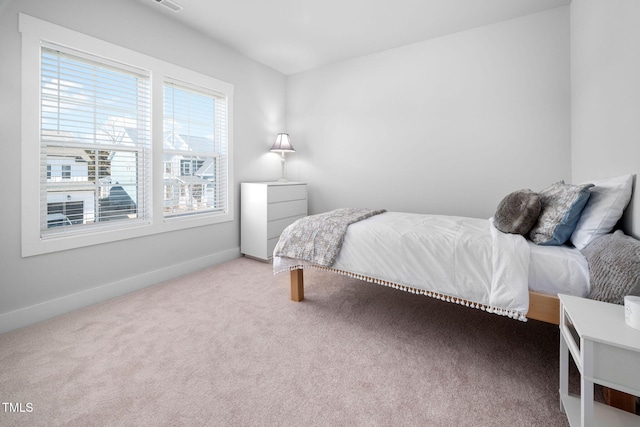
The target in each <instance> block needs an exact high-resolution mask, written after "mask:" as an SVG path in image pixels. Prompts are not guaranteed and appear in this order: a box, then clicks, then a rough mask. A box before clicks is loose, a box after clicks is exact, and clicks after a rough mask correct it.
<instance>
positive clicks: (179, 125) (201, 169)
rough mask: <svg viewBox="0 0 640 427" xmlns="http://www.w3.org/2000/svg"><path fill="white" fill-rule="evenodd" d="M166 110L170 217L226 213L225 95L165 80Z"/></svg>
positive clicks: (166, 190) (166, 198) (166, 210)
mask: <svg viewBox="0 0 640 427" xmlns="http://www.w3.org/2000/svg"><path fill="white" fill-rule="evenodd" d="M163 114H164V123H163V147H164V151H163V160H164V208H163V211H164V216H165V218H170V217H178V216H185V215H194V214H205V213H212V212H216V213H218V212H226V211H227V209H228V177H227V176H228V135H227V127H228V124H227V98H226V95H225V94H222V93H218V92H215V91H212V90H207V89H203V88H199V87H195V86H192V85H189V84H186V83H183V82H177V81H172V80H166V81H165V82H164V86H163Z"/></svg>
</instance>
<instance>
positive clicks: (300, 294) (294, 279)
mask: <svg viewBox="0 0 640 427" xmlns="http://www.w3.org/2000/svg"><path fill="white" fill-rule="evenodd" d="M303 271H304V270H302V269H297V270H291V300H292V301H296V302H299V301H302V300H303V299H304V276H303V273H302V272H303Z"/></svg>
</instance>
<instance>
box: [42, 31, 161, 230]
mask: <svg viewBox="0 0 640 427" xmlns="http://www.w3.org/2000/svg"><path fill="white" fill-rule="evenodd" d="M149 91H150V78H149V73H148V72H145V71H143V70H138V69H135V68H132V67H129V66H127V65H124V64H120V63H116V62H113V61H109V60H107V59H104V58H99V57H97V56H93V55H88V54H85V53H82V52H78V51H74V50H71V49H67V48H63V47H61V46H56V45H52V44H43V45H42V47H41V89H40V107H41V108H40V110H41V120H40V153H41V155H40V171H41V172H40V177H41V178H40V180H41V185H40V189H41V191H40V201H41V203H40V218H41V227H40V229H41V235H42V237H47V236H50V235H57V234H59V233H63V232H74V233H75V232H83V231H91V230H95V229H96V228H97V227H107V226H114V225H123V224H126V223H133V222H140V221H149V219H150V208H151V206H150V194H151V187H150V184H151V183H150V160H151V158H150V157H151V156H150V151H151V138H150V95H149Z"/></svg>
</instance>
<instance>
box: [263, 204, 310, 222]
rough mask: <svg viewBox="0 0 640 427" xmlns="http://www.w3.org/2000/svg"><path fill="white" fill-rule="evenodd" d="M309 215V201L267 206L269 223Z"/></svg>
mask: <svg viewBox="0 0 640 427" xmlns="http://www.w3.org/2000/svg"><path fill="white" fill-rule="evenodd" d="M306 214H307V200H306V199H305V200H293V201H291V202H280V203H269V206H267V221H275V220H278V219H282V218H290V217H292V216H299V215H306Z"/></svg>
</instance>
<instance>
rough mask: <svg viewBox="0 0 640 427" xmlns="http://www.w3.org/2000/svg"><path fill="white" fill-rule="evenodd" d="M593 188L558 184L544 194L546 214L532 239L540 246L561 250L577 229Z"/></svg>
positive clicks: (541, 216) (542, 216)
mask: <svg viewBox="0 0 640 427" xmlns="http://www.w3.org/2000/svg"><path fill="white" fill-rule="evenodd" d="M591 187H593V184H582V185H571V184H565V183H564V182H563V181H560V182H556V183H555V184H552V185H551V186H549V187H547V188H545V189H544V190H542V191H540V193H538V194H540V201H541V203H542V210H541V211H540V216H539V217H538V222H537V223H536V225H534V226H533V228H532V229H531V231H530V232H529V238H530V239H531V240H532V241H533V243H536V244H538V245H546V246H560V245H563V244H564V243H566V242H567V240H569V237H571V233H573V230H575V228H576V224H577V223H578V220H579V219H580V214H581V213H582V210H583V209H584V207H585V205H586V204H587V201H588V200H589V196H590V195H591V192H590V190H589V189H590V188H591Z"/></svg>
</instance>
